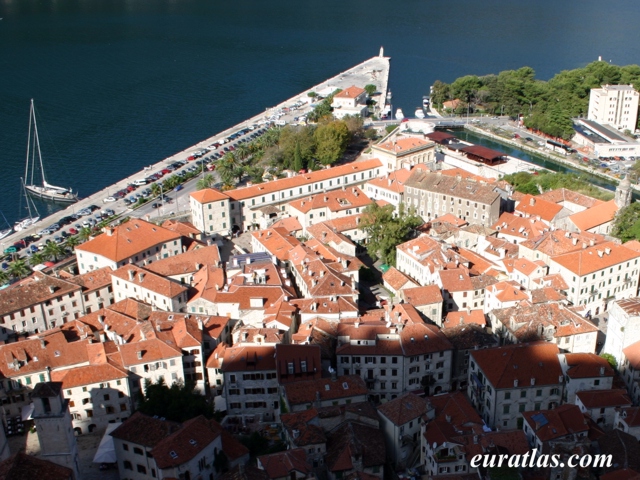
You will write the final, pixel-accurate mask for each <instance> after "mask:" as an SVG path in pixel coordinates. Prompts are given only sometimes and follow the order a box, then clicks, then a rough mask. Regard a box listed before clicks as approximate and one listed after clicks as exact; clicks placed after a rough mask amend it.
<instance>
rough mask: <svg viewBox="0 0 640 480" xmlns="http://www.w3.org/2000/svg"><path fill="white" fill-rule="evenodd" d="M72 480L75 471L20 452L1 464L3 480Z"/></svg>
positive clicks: (1, 477) (0, 472) (0, 469)
mask: <svg viewBox="0 0 640 480" xmlns="http://www.w3.org/2000/svg"><path fill="white" fill-rule="evenodd" d="M34 478H37V479H39V480H70V479H72V478H73V471H72V470H71V469H70V468H67V467H63V466H62V465H58V464H56V463H53V462H50V461H48V460H45V459H42V458H38V457H34V456H32V455H27V454H26V453H24V452H18V453H15V454H13V455H11V456H10V457H9V458H7V459H6V460H3V461H2V462H0V479H2V480H33V479H34Z"/></svg>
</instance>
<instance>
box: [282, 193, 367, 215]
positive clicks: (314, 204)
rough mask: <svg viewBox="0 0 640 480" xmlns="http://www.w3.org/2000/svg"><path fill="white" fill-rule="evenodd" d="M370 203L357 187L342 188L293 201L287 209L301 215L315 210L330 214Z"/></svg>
mask: <svg viewBox="0 0 640 480" xmlns="http://www.w3.org/2000/svg"><path fill="white" fill-rule="evenodd" d="M370 203H372V200H371V199H370V198H369V197H367V196H366V195H365V194H364V192H363V191H362V190H360V188H359V187H343V188H342V189H339V190H330V191H328V192H325V193H318V194H316V195H310V196H308V197H304V198H301V199H298V200H293V201H291V202H289V207H290V208H293V209H295V210H297V211H299V212H302V213H309V212H311V211H312V210H317V209H328V210H329V211H330V212H334V213H337V212H342V211H344V210H350V209H356V208H363V207H366V206H367V205H369V204H370ZM347 213H348V212H347Z"/></svg>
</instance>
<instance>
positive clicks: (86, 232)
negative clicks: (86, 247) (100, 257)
mask: <svg viewBox="0 0 640 480" xmlns="http://www.w3.org/2000/svg"><path fill="white" fill-rule="evenodd" d="M154 185H155V184H154ZM90 237H91V229H90V228H88V227H83V228H81V229H80V232H78V240H80V241H81V242H86V241H87V240H89V238H90Z"/></svg>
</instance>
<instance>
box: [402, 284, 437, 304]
mask: <svg viewBox="0 0 640 480" xmlns="http://www.w3.org/2000/svg"><path fill="white" fill-rule="evenodd" d="M404 298H405V300H406V302H407V303H408V304H410V305H413V306H414V307H420V306H422V305H431V304H434V303H442V302H443V301H444V298H442V292H441V291H440V287H438V286H437V285H426V286H424V287H417V288H407V289H406V290H405V291H404Z"/></svg>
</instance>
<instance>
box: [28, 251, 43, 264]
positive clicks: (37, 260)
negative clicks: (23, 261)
mask: <svg viewBox="0 0 640 480" xmlns="http://www.w3.org/2000/svg"><path fill="white" fill-rule="evenodd" d="M46 260H47V257H46V256H45V255H44V254H43V253H42V252H36V253H34V254H33V255H31V256H30V257H29V260H28V262H29V265H31V266H32V267H35V266H36V265H40V264H41V263H44V262H45V261H46Z"/></svg>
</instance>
